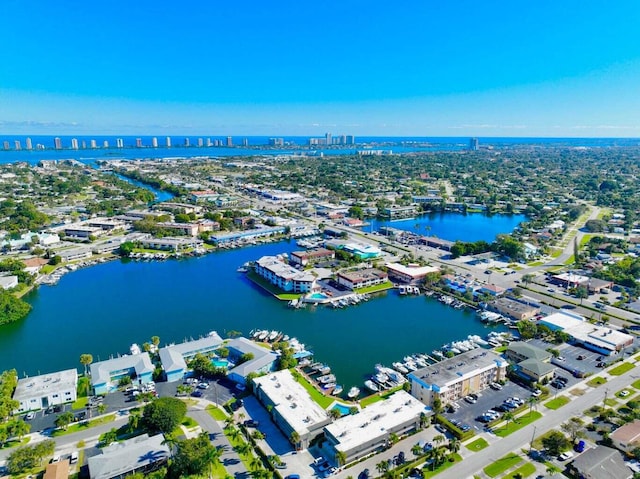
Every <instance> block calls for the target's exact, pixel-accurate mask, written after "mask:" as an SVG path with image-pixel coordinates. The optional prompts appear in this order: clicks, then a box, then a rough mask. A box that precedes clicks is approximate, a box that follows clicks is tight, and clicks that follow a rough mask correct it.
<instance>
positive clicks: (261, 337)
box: [258, 329, 269, 341]
mask: <svg viewBox="0 0 640 479" xmlns="http://www.w3.org/2000/svg"><path fill="white" fill-rule="evenodd" d="M268 335H269V331H267V330H266V329H265V330H264V331H260V334H258V340H259V341H264V340H265V339H267V336H268Z"/></svg>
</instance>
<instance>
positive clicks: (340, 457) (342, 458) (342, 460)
mask: <svg viewBox="0 0 640 479" xmlns="http://www.w3.org/2000/svg"><path fill="white" fill-rule="evenodd" d="M336 462H337V463H338V465H339V466H340V467H342V466H344V465H345V464H346V463H347V455H346V454H345V452H344V451H338V452H336Z"/></svg>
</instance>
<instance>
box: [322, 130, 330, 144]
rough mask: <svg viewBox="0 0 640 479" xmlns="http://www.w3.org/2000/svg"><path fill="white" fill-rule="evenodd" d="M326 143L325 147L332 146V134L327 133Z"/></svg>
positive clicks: (325, 136)
mask: <svg viewBox="0 0 640 479" xmlns="http://www.w3.org/2000/svg"><path fill="white" fill-rule="evenodd" d="M324 143H325V145H331V133H325V135H324Z"/></svg>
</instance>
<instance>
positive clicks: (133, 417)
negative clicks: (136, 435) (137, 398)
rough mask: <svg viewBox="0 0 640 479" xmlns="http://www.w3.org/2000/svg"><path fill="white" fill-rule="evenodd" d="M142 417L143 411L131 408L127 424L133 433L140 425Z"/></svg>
mask: <svg viewBox="0 0 640 479" xmlns="http://www.w3.org/2000/svg"><path fill="white" fill-rule="evenodd" d="M141 419H142V413H141V412H140V410H135V409H134V410H131V411H129V422H128V424H127V430H128V431H129V432H130V433H131V432H133V431H135V430H137V429H138V426H139V425H140V420H141Z"/></svg>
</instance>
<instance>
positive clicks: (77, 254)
mask: <svg viewBox="0 0 640 479" xmlns="http://www.w3.org/2000/svg"><path fill="white" fill-rule="evenodd" d="M55 254H56V256H60V258H62V261H63V262H64V261H75V260H78V259H87V258H91V256H92V254H93V253H92V252H91V248H86V247H81V248H71V249H61V250H58V251H56V252H55Z"/></svg>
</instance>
